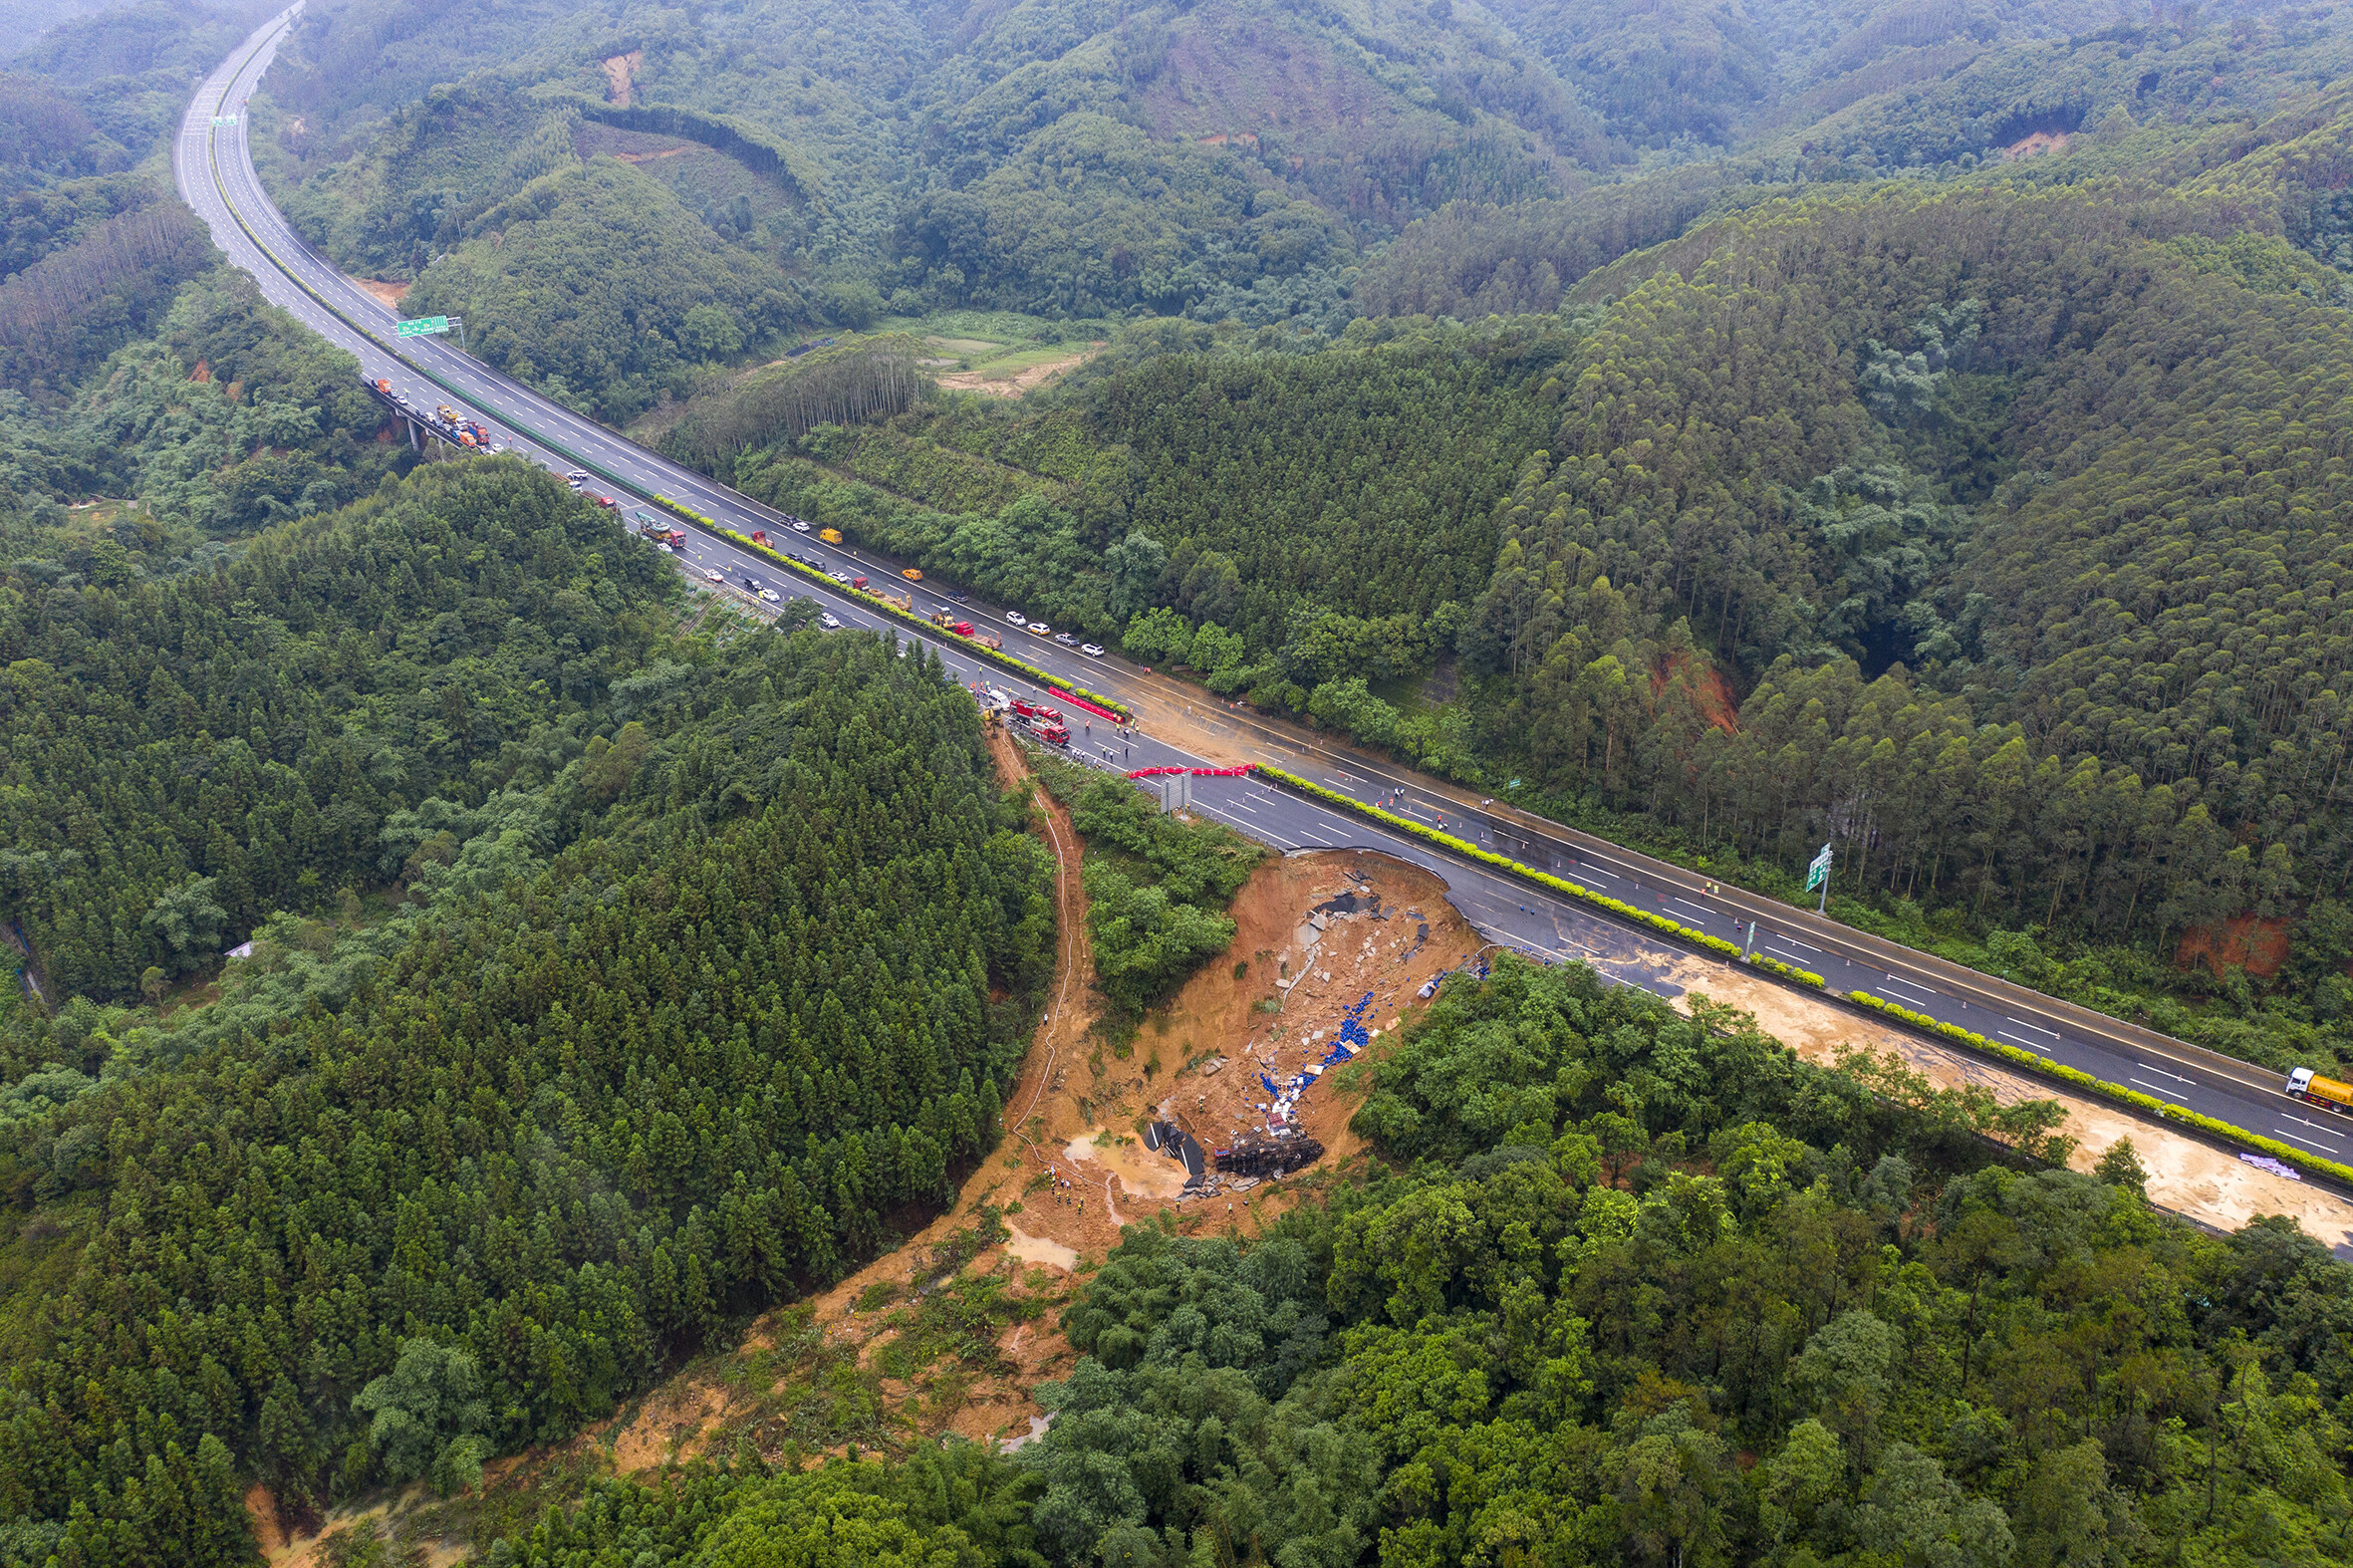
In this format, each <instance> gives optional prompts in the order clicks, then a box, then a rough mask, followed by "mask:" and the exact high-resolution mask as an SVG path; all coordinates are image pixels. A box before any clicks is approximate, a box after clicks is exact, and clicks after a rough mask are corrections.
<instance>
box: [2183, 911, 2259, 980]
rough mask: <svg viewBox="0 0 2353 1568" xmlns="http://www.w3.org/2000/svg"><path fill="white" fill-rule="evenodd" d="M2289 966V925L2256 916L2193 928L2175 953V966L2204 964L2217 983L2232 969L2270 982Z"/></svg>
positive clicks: (2185, 967)
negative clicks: (2241, 970) (2285, 966)
mask: <svg viewBox="0 0 2353 1568" xmlns="http://www.w3.org/2000/svg"><path fill="white" fill-rule="evenodd" d="M2286 962H2287V921H2286V920H2284V919H2279V918H2264V917H2261V916H2258V915H2232V916H2231V917H2230V918H2229V919H2226V920H2221V921H2218V922H2216V923H2215V924H2212V925H2194V926H2192V927H2191V928H2190V929H2189V930H2187V931H2184V932H2183V933H2182V942H2181V945H2180V946H2179V947H2177V948H2176V949H2175V950H2174V964H2175V966H2176V967H2177V968H2183V969H2187V968H2190V967H2192V966H2193V965H2196V964H2201V963H2203V964H2205V965H2206V967H2207V969H2208V971H2209V972H2210V973H2212V974H2213V975H2214V977H2215V978H2216V979H2218V980H2219V979H2221V978H2222V976H2223V974H2224V973H2225V972H2227V971H2228V970H2231V969H2244V970H2245V971H2246V972H2247V973H2248V974H2249V975H2251V976H2252V977H2254V978H2255V979H2258V980H2268V979H2270V978H2271V977H2272V976H2273V975H2275V974H2277V973H2278V972H2279V970H2280V967H2281V965H2283V964H2285V963H2286Z"/></svg>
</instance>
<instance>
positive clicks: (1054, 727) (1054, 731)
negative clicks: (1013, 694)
mask: <svg viewBox="0 0 2353 1568" xmlns="http://www.w3.org/2000/svg"><path fill="white" fill-rule="evenodd" d="M1028 706H1029V704H1028V703H1026V702H1023V701H1021V700H1020V699H1019V698H1015V699H1014V702H1013V727H1014V728H1016V729H1018V730H1020V731H1021V732H1022V733H1023V734H1025V735H1035V736H1036V737H1037V738H1038V739H1040V740H1042V741H1044V742H1045V743H1046V744H1047V745H1049V746H1067V745H1069V744H1070V726H1068V725H1067V724H1057V723H1055V722H1054V721H1053V720H1052V719H1049V718H1046V717H1044V716H1042V715H1039V714H1038V713H1037V712H1036V710H1035V709H1032V710H1031V711H1030V712H1028V713H1024V712H1023V711H1022V709H1023V708H1025V707H1028Z"/></svg>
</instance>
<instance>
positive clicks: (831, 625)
mask: <svg viewBox="0 0 2353 1568" xmlns="http://www.w3.org/2000/svg"><path fill="white" fill-rule="evenodd" d="M817 624H818V625H819V626H821V627H823V628H825V629H826V630H827V631H828V632H839V631H841V630H842V623H841V622H839V621H837V620H835V619H834V613H833V612H832V611H830V610H828V611H825V612H824V613H822V614H821V615H819V616H818V618H817Z"/></svg>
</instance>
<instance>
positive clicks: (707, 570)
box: [702, 566, 727, 583]
mask: <svg viewBox="0 0 2353 1568" xmlns="http://www.w3.org/2000/svg"><path fill="white" fill-rule="evenodd" d="M702 575H703V576H704V577H707V578H709V579H710V580H711V581H712V582H714V583H724V582H725V581H727V574H726V573H724V572H722V571H720V570H719V569H718V568H717V567H715V566H709V567H704V568H703V570H702Z"/></svg>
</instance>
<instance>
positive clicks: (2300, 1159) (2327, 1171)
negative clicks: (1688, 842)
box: [1846, 991, 2353, 1189]
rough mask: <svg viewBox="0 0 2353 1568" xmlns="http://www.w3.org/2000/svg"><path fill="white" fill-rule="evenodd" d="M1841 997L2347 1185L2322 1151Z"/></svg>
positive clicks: (1869, 999) (1874, 1001) (1957, 1029)
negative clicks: (2251, 1131) (2311, 1149)
mask: <svg viewBox="0 0 2353 1568" xmlns="http://www.w3.org/2000/svg"><path fill="white" fill-rule="evenodd" d="M1846 999H1847V1000H1848V1001H1850V1002H1852V1003H1854V1004H1855V1005H1856V1006H1857V1007H1860V1008H1863V1009H1864V1010H1865V1011H1867V1012H1873V1013H1877V1014H1879V1015H1880V1016H1882V1017H1886V1018H1893V1019H1895V1020H1897V1021H1898V1022H1900V1023H1902V1024H1904V1025H1905V1026H1906V1027H1908V1028H1910V1029H1913V1030H1916V1031H1918V1032H1919V1033H1922V1034H1927V1035H1932V1036H1934V1037H1936V1038H1937V1039H1940V1040H1949V1041H1952V1042H1953V1043H1954V1044H1956V1045H1961V1046H1965V1047H1967V1048H1968V1049H1969V1050H1972V1051H1975V1052H1978V1053H1979V1054H1981V1055H1985V1056H1990V1057H1993V1058H1994V1059H1996V1060H1998V1061H2001V1062H2005V1063H2007V1064H2008V1065H2010V1066H2012V1067H2015V1068H2019V1069H2021V1070H2022V1071H2025V1072H2029V1073H2034V1074H2036V1075H2038V1076H2040V1077H2043V1078H2048V1079H2051V1080H2053V1081H2055V1082H2058V1083H2062V1084H2065V1085H2067V1086H2068V1087H2069V1088H2072V1089H2080V1090H2082V1091H2083V1092H2084V1093H2086V1094H2091V1095H2097V1096H2099V1097H2100V1098H2101V1099H2103V1100H2112V1101H2114V1102H2115V1103H2116V1104H2118V1105H2123V1106H2130V1107H2131V1108H2132V1109H2134V1110H2136V1111H2139V1112H2141V1113H2143V1114H2144V1115H2148V1116H2154V1117H2156V1118H2157V1119H2158V1120H2160V1121H2163V1122H2171V1123H2175V1124H2178V1125H2180V1126H2183V1127H2189V1128H2194V1129H2196V1130H2197V1131H2199V1132H2201V1133H2205V1134H2208V1135H2210V1136H2212V1137H2215V1138H2220V1139H2223V1140H2225V1141H2227V1142H2229V1143H2233V1144H2243V1145H2245V1146H2246V1147H2247V1148H2248V1149H2251V1150H2253V1151H2254V1152H2255V1153H2257V1154H2260V1155H2268V1156H2270V1157H2271V1158H2272V1159H2274V1160H2276V1161H2279V1162H2280V1163H2281V1164H2283V1165H2290V1166H2294V1167H2295V1168H2296V1169H2297V1170H2299V1171H2308V1172H2310V1173H2311V1174H2312V1175H2314V1176H2320V1177H2322V1178H2323V1179H2325V1180H2327V1181H2330V1182H2332V1183H2335V1184H2337V1185H2341V1186H2344V1187H2346V1188H2348V1189H2353V1166H2345V1165H2340V1164H2338V1163H2337V1162H2336V1161H2334V1160H2330V1159H2327V1158H2326V1157H2324V1156H2321V1155H2314V1154H2309V1153H2307V1152H2305V1151H2304V1150H2301V1149H2298V1148H2297V1147H2296V1146H2295V1145H2293V1144H2286V1143H2281V1142H2280V1141H2279V1140H2278V1139H2276V1138H2265V1137H2264V1136H2263V1135H2262V1134H2260V1133H2250V1132H2248V1131H2247V1130H2246V1129H2244V1128H2242V1127H2232V1126H2231V1125H2230V1124H2229V1123H2227V1122H2224V1121H2222V1120H2220V1119H2219V1118H2216V1117H2211V1116H2202V1115H2200V1114H2199V1113H2198V1112H2196V1111H2193V1110H2191V1109H2189V1108H2188V1107H2187V1106H2179V1105H2175V1104H2173V1103H2172V1102H2171V1101H2167V1100H2160V1099H2158V1098H2157V1097H2156V1096H2155V1095H2145V1094H2142V1093H2141V1092H2140V1091H2139V1090H2137V1089H2127V1088H2125V1087H2124V1086H2123V1085H2121V1084H2112V1083H2110V1082H2108V1081H2107V1080H2106V1079H2104V1078H2095V1077H2093V1076H2092V1075H2091V1074H2090V1073H2087V1072H2084V1071H2083V1070H2082V1069H2081V1068H2076V1067H2069V1066H2068V1065H2067V1064H2066V1063H2064V1062H2054V1061H2052V1060H2051V1059H2050V1058H2049V1057H2047V1056H2037V1055H2036V1054H2035V1053H2034V1052H2032V1051H2024V1050H2020V1049H2019V1048H2018V1047H2016V1046H2014V1045H2004V1044H2002V1043H2001V1042H2000V1041H1998V1040H1988V1039H1986V1038H1985V1037H1984V1036H1983V1035H1981V1034H1979V1033H1977V1032H1976V1031H1975V1030H1974V1029H1963V1028H1962V1027H1961V1025H1959V1024H1957V1023H1947V1022H1945V1021H1944V1020H1943V1019H1941V1018H1931V1017H1930V1016H1928V1014H1926V1013H1916V1012H1914V1011H1913V1010H1912V1009H1911V1008H1909V1007H1904V1006H1900V1005H1899V1004H1897V1003H1895V1002H1891V1001H1888V1000H1885V999H1884V998H1882V997H1877V996H1874V995H1872V994H1871V993H1870V992H1869V991H1849V992H1847V993H1846Z"/></svg>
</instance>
